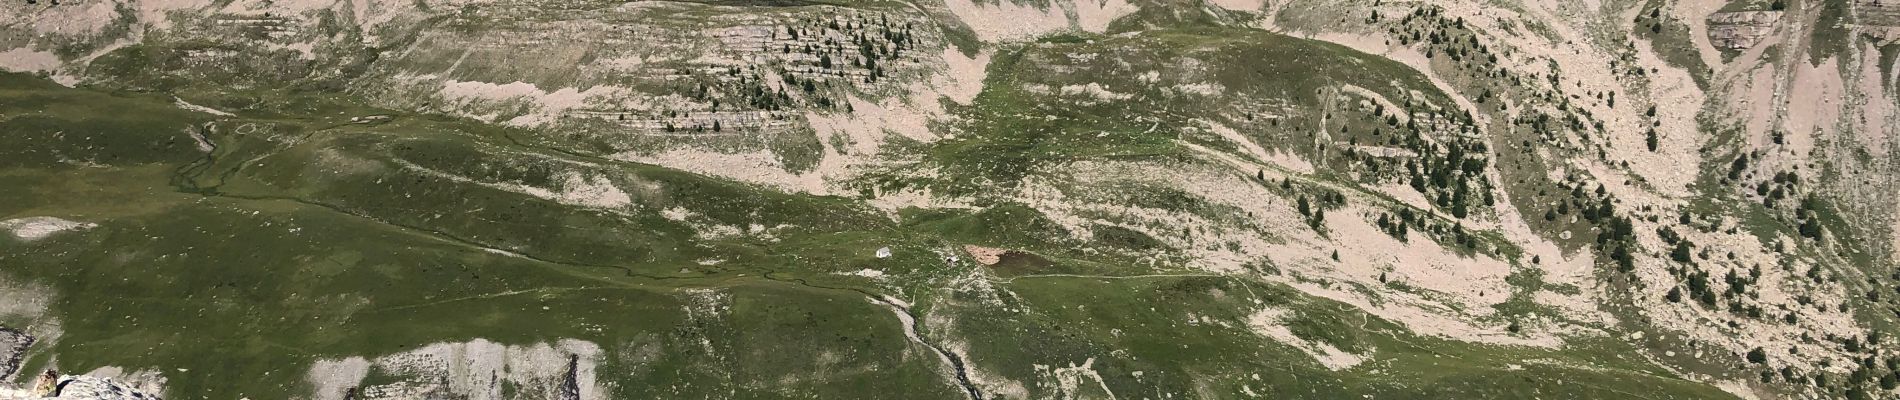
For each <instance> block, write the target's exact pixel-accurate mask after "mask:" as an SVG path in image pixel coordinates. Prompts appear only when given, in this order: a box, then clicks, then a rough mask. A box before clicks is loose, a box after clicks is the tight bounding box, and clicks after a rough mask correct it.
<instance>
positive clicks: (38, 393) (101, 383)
mask: <svg viewBox="0 0 1900 400" xmlns="http://www.w3.org/2000/svg"><path fill="white" fill-rule="evenodd" d="M29 399H41V400H44V399H62V400H63V399H75V400H159V397H158V396H157V395H152V394H146V393H143V392H139V391H138V390H136V389H132V388H130V387H127V386H125V385H122V384H119V383H118V382H115V381H113V380H111V379H107V378H100V377H94V376H87V375H64V376H62V375H60V374H59V372H58V371H50V370H49V371H46V372H45V373H42V374H40V376H39V378H37V379H34V381H33V386H31V387H29V388H26V389H13V388H8V387H5V385H0V400H29Z"/></svg>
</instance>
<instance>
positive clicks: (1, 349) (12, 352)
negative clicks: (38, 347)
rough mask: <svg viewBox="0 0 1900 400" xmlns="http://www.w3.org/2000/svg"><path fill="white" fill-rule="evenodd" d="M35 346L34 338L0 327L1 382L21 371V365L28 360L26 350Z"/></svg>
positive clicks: (24, 333)
mask: <svg viewBox="0 0 1900 400" xmlns="http://www.w3.org/2000/svg"><path fill="white" fill-rule="evenodd" d="M32 346H33V336H32V335H28V334H26V332H21V331H19V330H15V329H13V328H8V327H4V326H0V382H4V381H7V380H10V379H11V378H12V377H13V374H15V373H18V372H19V370H20V363H21V362H22V361H24V359H25V358H26V349H27V348H28V347H32Z"/></svg>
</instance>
